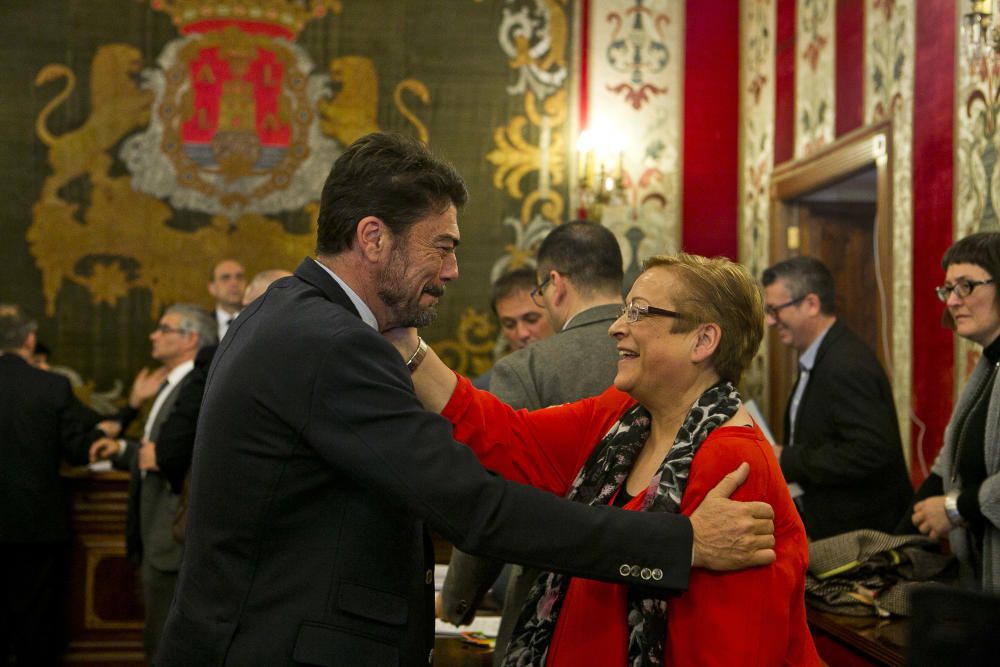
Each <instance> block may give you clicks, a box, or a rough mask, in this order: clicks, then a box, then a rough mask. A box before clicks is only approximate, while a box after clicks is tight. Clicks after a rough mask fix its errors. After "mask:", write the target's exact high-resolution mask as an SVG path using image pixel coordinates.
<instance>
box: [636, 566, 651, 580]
mask: <svg viewBox="0 0 1000 667" xmlns="http://www.w3.org/2000/svg"><path fill="white" fill-rule="evenodd" d="M639 576H640V577H642V580H643V581H649V578H650V577H651V576H652V573H651V572H650V571H649V568H648V567H644V568H642V571H641V572H640V573H639Z"/></svg>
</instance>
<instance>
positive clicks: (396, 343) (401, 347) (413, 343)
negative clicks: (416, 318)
mask: <svg viewBox="0 0 1000 667" xmlns="http://www.w3.org/2000/svg"><path fill="white" fill-rule="evenodd" d="M382 336H383V338H385V339H386V340H387V341H389V342H390V343H392V345H393V347H395V348H396V351H397V352H399V354H400V356H402V357H403V361H406V360H407V359H409V358H410V355H412V354H413V351H414V350H416V349H417V330H416V329H415V328H414V327H397V328H395V329H387V330H385V331H383V332H382Z"/></svg>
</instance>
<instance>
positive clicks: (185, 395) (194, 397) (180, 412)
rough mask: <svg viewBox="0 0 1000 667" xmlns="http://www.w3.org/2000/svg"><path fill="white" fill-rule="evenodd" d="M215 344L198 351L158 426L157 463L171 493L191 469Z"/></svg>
mask: <svg viewBox="0 0 1000 667" xmlns="http://www.w3.org/2000/svg"><path fill="white" fill-rule="evenodd" d="M216 348H218V346H217V345H208V346H206V347H203V348H201V349H200V350H198V356H196V357H195V359H194V368H193V369H192V370H191V372H190V373H188V374H187V376H185V378H184V380H185V382H184V385H183V386H182V387H181V389H180V392H179V393H178V394H177V400H176V401H174V408H173V410H171V411H170V415H169V416H168V417H167V419H166V421H164V422H163V424H162V425H161V427H160V432H159V436H158V439H157V440H156V441H155V442H156V465H157V467H158V468H159V469H160V474H161V475H163V476H164V477H166V478H167V480H168V481H169V482H170V488H171V490H172V491H173V492H174V493H180V492H181V488H182V486H183V484H184V477H185V475H187V472H188V470H190V469H191V457H192V455H193V454H194V436H195V431H196V428H197V426H198V415H199V414H200V413H201V399H202V396H203V395H204V393H205V381H206V379H207V378H208V368H209V366H210V365H211V364H212V357H214V356H215V350H216Z"/></svg>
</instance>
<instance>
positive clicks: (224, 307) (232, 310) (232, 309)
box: [215, 301, 240, 315]
mask: <svg viewBox="0 0 1000 667" xmlns="http://www.w3.org/2000/svg"><path fill="white" fill-rule="evenodd" d="M215 308H216V310H221V311H222V312H224V313H226V314H227V315H236V314H237V313H239V312H240V309H239V307H236V306H230V305H228V304H225V303H219V302H218V301H216V302H215Z"/></svg>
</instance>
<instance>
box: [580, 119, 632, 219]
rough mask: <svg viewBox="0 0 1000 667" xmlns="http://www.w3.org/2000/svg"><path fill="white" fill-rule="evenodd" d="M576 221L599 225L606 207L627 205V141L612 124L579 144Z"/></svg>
mask: <svg viewBox="0 0 1000 667" xmlns="http://www.w3.org/2000/svg"><path fill="white" fill-rule="evenodd" d="M576 155H577V177H578V180H577V190H578V196H579V206H578V207H577V217H578V218H580V219H582V220H590V221H592V222H600V221H601V217H602V216H603V214H604V208H605V207H606V206H615V205H621V204H624V203H625V187H624V183H625V169H624V162H625V139H624V136H623V135H622V134H621V132H618V131H617V130H615V129H614V128H613V127H611V126H610V125H609V124H606V123H597V124H595V125H593V126H592V127H591V128H589V129H587V130H584V131H583V132H581V133H580V138H579V139H577V141H576Z"/></svg>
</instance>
